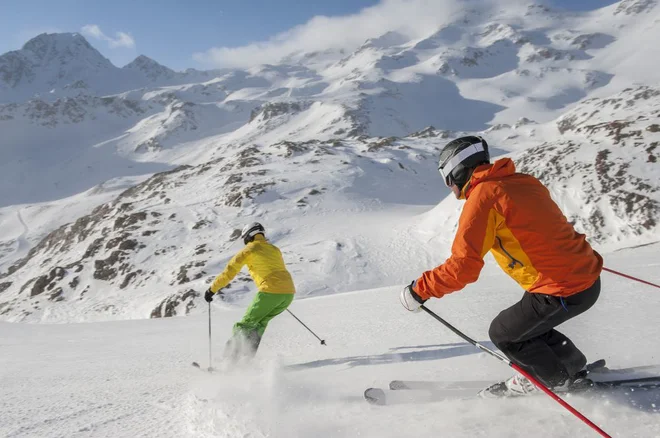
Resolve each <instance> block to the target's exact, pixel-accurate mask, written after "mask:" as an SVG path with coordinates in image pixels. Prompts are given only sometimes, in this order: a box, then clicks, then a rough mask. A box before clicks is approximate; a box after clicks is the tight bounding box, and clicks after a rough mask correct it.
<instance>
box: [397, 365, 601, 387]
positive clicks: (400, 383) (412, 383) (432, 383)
mask: <svg viewBox="0 0 660 438" xmlns="http://www.w3.org/2000/svg"><path fill="white" fill-rule="evenodd" d="M605 364H606V362H605V359H599V360H597V361H595V362H592V363H590V364H587V365H586V367H585V369H586V370H587V371H588V372H589V373H603V374H606V373H609V372H611V370H609V369H608V368H606V367H605ZM491 384H492V382H490V381H485V380H470V381H461V382H444V381H437V380H392V381H391V382H390V385H389V388H390V389H391V390H403V389H411V390H445V389H456V388H458V389H466V388H475V389H482V388H485V387H487V386H490V385H491Z"/></svg>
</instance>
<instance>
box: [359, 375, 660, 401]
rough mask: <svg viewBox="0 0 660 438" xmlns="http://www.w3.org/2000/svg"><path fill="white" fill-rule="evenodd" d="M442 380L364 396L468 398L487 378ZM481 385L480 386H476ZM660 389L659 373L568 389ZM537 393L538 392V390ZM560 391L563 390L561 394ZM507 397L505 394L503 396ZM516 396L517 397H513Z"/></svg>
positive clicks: (377, 390) (376, 398)
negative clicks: (418, 386)
mask: <svg viewBox="0 0 660 438" xmlns="http://www.w3.org/2000/svg"><path fill="white" fill-rule="evenodd" d="M433 383H441V384H442V385H443V386H442V387H439V386H437V385H436V386H434V387H433V389H429V387H428V386H427V387H425V388H411V387H406V388H405V389H406V390H405V391H402V390H401V388H400V387H396V385H395V388H396V389H391V390H389V391H387V390H384V389H381V388H368V389H367V390H366V391H365V392H364V398H365V400H366V401H367V402H369V403H371V404H374V405H380V406H384V405H394V404H410V403H428V402H435V401H443V400H464V399H465V400H467V399H473V398H477V397H479V395H478V393H479V391H480V390H482V389H483V388H485V387H487V386H488V385H489V382H486V383H484V382H477V381H472V382H433ZM478 385H480V386H478ZM658 389H660V376H653V377H639V378H633V379H618V380H605V381H597V382H594V386H592V387H590V388H588V389H585V390H581V391H576V392H572V393H571V392H569V393H566V394H570V395H585V396H589V395H592V394H598V393H601V392H605V393H606V392H608V391H616V390H627V391H650V390H658ZM539 394H540V392H539ZM562 395H563V394H562ZM502 398H507V397H502ZM512 398H517V397H512Z"/></svg>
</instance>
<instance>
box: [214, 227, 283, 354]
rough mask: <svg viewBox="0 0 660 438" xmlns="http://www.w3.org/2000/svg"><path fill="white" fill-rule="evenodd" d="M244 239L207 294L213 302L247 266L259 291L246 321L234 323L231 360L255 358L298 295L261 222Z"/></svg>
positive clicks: (229, 346)
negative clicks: (273, 322)
mask: <svg viewBox="0 0 660 438" xmlns="http://www.w3.org/2000/svg"><path fill="white" fill-rule="evenodd" d="M241 238H242V239H243V242H244V243H245V247H244V248H243V249H241V250H240V251H239V252H238V253H237V254H236V255H235V256H234V257H233V258H232V259H231V260H230V261H229V263H228V264H227V266H226V267H225V270H224V271H223V272H222V273H221V274H220V275H218V276H217V277H216V278H215V280H214V281H213V283H212V284H211V286H210V287H209V289H208V290H207V291H206V294H205V299H206V300H207V301H208V302H211V301H212V300H213V295H214V294H215V293H218V292H219V291H220V290H221V289H222V288H224V287H225V286H227V285H228V284H229V282H230V281H231V280H232V279H233V278H234V277H235V276H236V274H238V272H239V271H240V270H241V268H242V267H243V266H245V265H247V268H248V272H249V273H250V276H251V277H252V280H254V283H255V285H256V286H257V288H258V292H257V295H256V296H255V298H254V300H253V301H252V303H251V304H250V306H249V307H248V308H247V310H246V312H245V315H244V316H243V319H241V320H240V321H239V322H237V323H236V324H234V329H233V337H232V339H230V341H229V342H228V344H227V349H226V352H225V355H226V356H228V358H229V359H234V358H235V356H238V355H241V354H243V355H247V356H251V355H254V354H255V353H256V351H257V348H258V347H259V343H260V342H261V338H262V336H263V335H264V332H265V331H266V327H267V326H268V323H269V322H270V321H271V320H272V319H273V318H274V317H276V316H277V315H279V314H280V313H282V312H284V311H285V310H286V309H287V307H289V305H290V304H291V302H292V301H293V296H294V294H295V292H296V290H295V286H294V284H293V279H292V278H291V274H290V273H289V271H288V270H287V269H286V266H285V264H284V259H283V257H282V253H281V251H280V250H279V248H277V247H276V246H275V245H273V244H272V243H270V242H269V241H268V240H267V239H266V237H265V229H264V227H263V226H262V225H261V224H260V223H257V222H255V223H252V224H250V225H247V226H246V227H245V228H244V229H243V231H242V232H241ZM220 294H222V292H220Z"/></svg>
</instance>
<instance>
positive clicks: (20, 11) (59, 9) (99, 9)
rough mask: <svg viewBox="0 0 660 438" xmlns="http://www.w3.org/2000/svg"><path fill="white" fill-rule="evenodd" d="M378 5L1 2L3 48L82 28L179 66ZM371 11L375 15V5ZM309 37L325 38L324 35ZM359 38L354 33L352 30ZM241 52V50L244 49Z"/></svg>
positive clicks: (209, 0)
mask: <svg viewBox="0 0 660 438" xmlns="http://www.w3.org/2000/svg"><path fill="white" fill-rule="evenodd" d="M384 1H387V2H390V3H395V2H396V1H397V0H384ZM379 3H381V2H380V1H379V0H295V1H294V0H158V1H157V0H150V1H148V0H103V1H99V0H0V10H1V11H2V14H1V15H0V53H4V52H6V51H9V50H15V49H18V48H20V47H21V46H22V45H23V43H25V41H27V40H28V39H29V38H31V37H33V36H35V35H37V34H39V33H41V32H82V33H83V34H84V35H85V36H86V37H87V39H88V40H89V41H90V42H91V43H92V44H93V45H94V46H95V47H96V48H97V49H98V50H99V51H101V53H103V55H105V56H106V57H108V58H109V59H110V60H111V61H112V62H113V63H114V64H115V65H118V66H123V65H124V64H126V63H128V62H130V61H131V60H132V59H133V58H135V57H136V56H137V55H139V54H144V55H147V56H149V57H151V58H153V59H155V60H156V61H158V62H160V63H162V64H164V65H167V66H168V67H171V68H174V69H176V70H181V69H185V68H187V67H204V65H203V64H202V63H200V62H199V61H200V59H202V58H203V57H204V56H201V55H197V56H194V54H196V53H197V54H200V53H203V52H207V51H209V50H210V49H212V48H213V47H218V48H221V51H220V52H218V53H216V54H217V55H218V57H219V58H220V59H222V60H224V59H233V58H232V56H238V54H236V53H233V51H232V48H236V47H244V46H249V45H255V44H256V45H258V44H259V43H261V42H266V41H268V40H269V39H271V38H273V37H276V36H277V35H281V34H282V33H284V32H287V31H290V30H291V29H294V31H295V28H296V26H299V27H300V26H301V25H303V24H305V23H308V22H309V21H310V20H311V19H313V17H315V16H331V17H338V16H347V15H351V14H357V13H358V12H360V11H361V10H363V9H364V8H369V7H373V6H375V5H377V4H379ZM551 3H553V4H555V5H557V6H560V7H563V8H567V9H574V10H586V9H593V8H597V7H602V6H605V5H608V4H611V3H614V1H612V0H551ZM372 9H373V8H372ZM372 15H377V13H376V11H375V10H374V13H373V14H372ZM325 29H328V27H327V26H326V27H325ZM330 29H331V28H330ZM83 30H84V31H83ZM314 37H315V38H323V35H314ZM361 37H362V35H360V34H359V33H358V34H356V36H355V38H361ZM302 39H303V40H304V39H305V38H304V34H303V35H302ZM240 53H241V56H243V55H244V54H245V51H242V52H240ZM254 53H255V56H256V51H255V52H254Z"/></svg>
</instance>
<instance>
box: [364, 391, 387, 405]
mask: <svg viewBox="0 0 660 438" xmlns="http://www.w3.org/2000/svg"><path fill="white" fill-rule="evenodd" d="M364 398H365V400H367V401H368V402H369V403H370V404H372V405H378V406H383V405H385V391H383V390H382V389H380V388H368V389H367V390H366V391H364Z"/></svg>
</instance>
